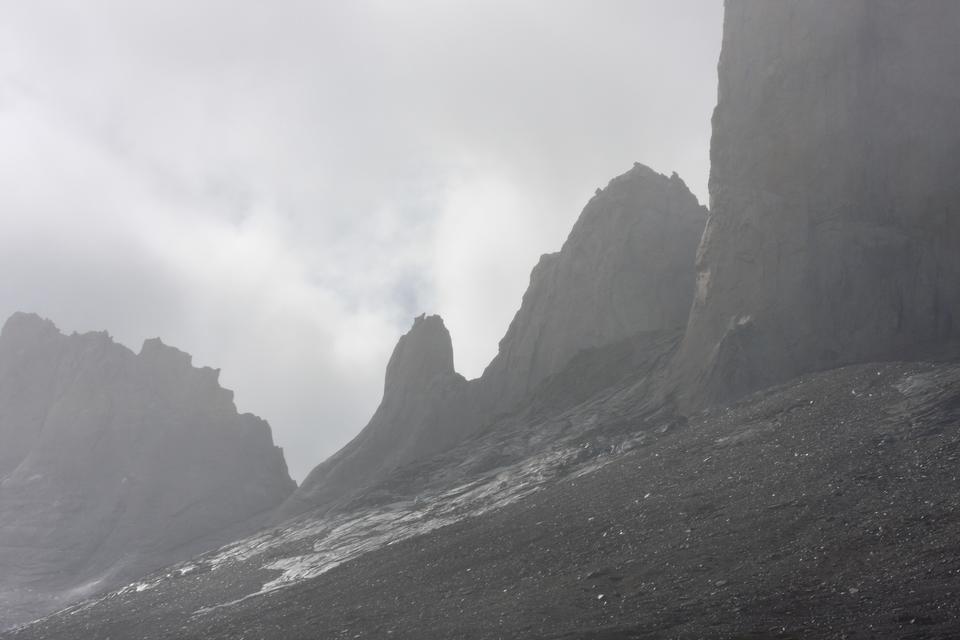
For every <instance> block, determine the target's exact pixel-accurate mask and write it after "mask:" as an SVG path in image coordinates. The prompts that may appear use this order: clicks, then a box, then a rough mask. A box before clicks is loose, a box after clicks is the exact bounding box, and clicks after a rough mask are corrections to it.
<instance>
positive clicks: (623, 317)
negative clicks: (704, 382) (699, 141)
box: [481, 164, 707, 409]
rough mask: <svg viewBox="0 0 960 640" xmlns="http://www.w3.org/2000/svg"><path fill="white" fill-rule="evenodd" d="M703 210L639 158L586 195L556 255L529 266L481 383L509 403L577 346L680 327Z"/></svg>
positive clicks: (675, 181) (674, 180) (673, 180)
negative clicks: (519, 299) (603, 186)
mask: <svg viewBox="0 0 960 640" xmlns="http://www.w3.org/2000/svg"><path fill="white" fill-rule="evenodd" d="M706 215H707V211H706V209H705V208H704V207H702V206H700V204H699V203H698V202H697V199H696V197H695V196H694V195H693V194H692V193H690V191H689V189H687V186H686V185H685V184H684V183H683V181H682V180H681V179H680V178H679V177H677V175H676V174H674V175H673V177H670V178H668V177H666V176H663V175H660V174H658V173H656V172H654V171H653V170H651V169H649V168H648V167H645V166H643V165H640V164H636V165H634V168H633V169H631V170H630V171H628V172H627V173H625V174H623V175H621V176H619V177H617V178H614V179H613V180H612V181H611V182H610V184H609V185H608V186H607V188H606V189H603V190H602V191H599V192H598V193H597V195H596V196H595V197H594V198H592V199H591V200H590V202H589V203H588V204H587V206H586V208H585V209H584V210H583V213H582V214H581V216H580V219H579V220H578V221H577V223H576V225H575V226H574V228H573V231H572V232H571V233H570V236H569V238H568V239H567V241H566V243H565V244H564V245H563V248H562V249H561V250H560V252H558V253H554V254H549V255H545V256H543V257H542V258H541V259H540V263H539V264H538V265H537V267H536V268H535V269H534V270H533V274H532V275H531V277H530V287H529V289H528V290H527V292H526V294H525V295H524V296H523V303H522V304H521V307H520V310H519V311H518V312H517V315H516V316H515V317H514V319H513V322H512V323H511V324H510V328H509V330H508V331H507V334H506V336H504V338H503V340H502V341H501V342H500V351H499V353H498V354H497V356H496V358H494V360H493V362H491V363H490V366H489V367H488V368H487V370H486V371H485V372H484V374H483V378H482V380H481V382H482V386H483V387H484V388H485V389H484V391H485V393H486V395H488V396H489V397H490V398H492V399H493V401H494V403H495V404H496V405H498V406H497V408H498V409H509V408H511V406H512V405H513V404H515V403H516V402H517V401H519V400H520V399H521V398H523V397H525V396H526V395H527V394H528V393H530V392H531V391H533V390H534V389H535V388H536V387H537V385H539V384H540V382H542V381H543V380H544V379H545V378H546V377H547V376H550V375H552V374H554V373H557V372H559V371H560V370H561V369H562V368H563V367H564V366H565V365H566V364H567V363H568V362H569V361H570V359H571V358H572V357H573V356H574V355H576V354H577V353H578V352H579V351H581V350H584V349H589V348H594V347H600V346H603V345H606V344H611V343H613V342H617V341H619V340H623V339H625V338H627V337H629V336H631V335H634V334H636V333H637V332H640V331H659V330H665V329H676V328H680V327H682V326H683V325H684V323H685V322H686V320H687V316H688V314H689V312H690V304H691V300H692V298H693V285H694V266H693V259H694V256H695V254H696V248H697V244H698V243H699V241H700V237H701V235H702V233H703V227H704V223H705V220H706Z"/></svg>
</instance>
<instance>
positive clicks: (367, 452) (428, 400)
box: [278, 316, 466, 519]
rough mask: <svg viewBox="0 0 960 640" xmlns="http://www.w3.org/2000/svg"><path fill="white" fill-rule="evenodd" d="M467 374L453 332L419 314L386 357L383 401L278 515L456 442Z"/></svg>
mask: <svg viewBox="0 0 960 640" xmlns="http://www.w3.org/2000/svg"><path fill="white" fill-rule="evenodd" d="M465 388H466V380H464V378H463V376H461V375H459V374H457V373H456V372H455V371H454V367H453V344H452V342H451V340H450V333H449V331H447V328H446V326H444V324H443V320H442V319H441V318H440V317H439V316H429V317H427V316H420V317H419V318H417V319H416V320H415V321H414V323H413V327H412V328H411V329H410V331H409V332H408V333H407V334H406V335H404V336H403V337H402V338H400V341H399V343H397V346H396V348H395V349H394V351H393V355H392V356H391V358H390V362H389V364H388V365H387V374H386V381H385V384H384V390H383V401H382V402H381V403H380V407H379V408H378V409H377V411H376V413H375V414H374V415H373V418H372V419H371V420H370V422H369V424H367V426H366V427H365V428H364V429H363V431H361V432H360V434H359V435H358V436H357V437H356V438H354V439H353V440H352V441H350V443H348V444H347V445H346V446H345V447H344V448H343V449H341V450H340V451H338V452H337V453H336V454H334V455H333V456H331V457H330V458H329V459H327V460H326V461H325V462H323V463H322V464H320V465H319V466H318V467H317V468H315V469H314V470H313V471H312V472H310V475H309V476H307V478H306V480H304V482H303V484H302V485H301V486H300V488H299V489H297V491H296V493H295V494H294V495H293V496H291V498H290V499H289V500H288V501H287V503H286V504H285V505H284V506H283V508H281V509H280V512H279V514H278V518H281V519H282V518H284V517H287V516H292V515H295V514H297V513H300V512H301V511H304V510H306V509H309V508H312V507H316V506H323V505H328V504H330V503H332V502H334V501H336V500H338V499H341V498H345V497H348V496H349V495H351V494H352V493H353V492H355V491H356V490H358V489H362V488H363V487H366V486H368V485H370V484H372V483H374V482H376V481H377V480H380V479H382V478H383V477H384V476H386V475H387V474H388V473H390V472H391V471H393V470H394V469H396V468H397V467H399V466H401V465H403V464H406V463H408V462H411V461H413V460H417V459H421V458H424V457H427V456H429V455H430V454H432V453H436V452H438V451H442V450H443V449H445V448H447V447H449V446H451V445H453V444H455V443H456V442H457V441H458V440H459V439H460V438H461V437H462V436H463V434H464V431H463V428H462V425H463V420H464V419H463V416H462V415H461V412H460V408H461V407H462V406H463V397H464V396H463V394H464V391H465Z"/></svg>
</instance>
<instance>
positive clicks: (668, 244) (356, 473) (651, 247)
mask: <svg viewBox="0 0 960 640" xmlns="http://www.w3.org/2000/svg"><path fill="white" fill-rule="evenodd" d="M705 218H706V209H704V208H703V207H701V206H700V205H699V203H698V202H697V199H696V197H694V196H693V194H691V193H690V191H689V190H688V189H687V187H686V185H685V184H684V183H683V181H682V180H681V179H680V178H679V177H677V176H676V175H674V176H673V177H670V178H668V177H666V176H663V175H660V174H658V173H655V172H654V171H652V170H651V169H649V168H647V167H645V166H642V165H640V164H636V165H635V166H634V167H633V169H631V170H630V171H628V172H627V173H625V174H623V175H621V176H619V177H617V178H614V179H613V180H612V181H611V182H610V184H609V185H608V186H607V187H606V188H605V189H603V190H602V191H598V193H597V195H596V196H595V197H594V198H592V199H591V200H590V202H589V203H588V204H587V206H586V208H585V209H584V211H583V213H582V215H581V216H580V219H579V220H578V222H577V223H576V226H575V227H574V229H573V231H572V232H571V234H570V237H569V238H568V239H567V241H566V243H565V244H564V246H563V248H562V249H561V250H560V251H559V252H558V253H555V254H551V255H547V256H544V257H543V258H541V260H540V263H539V264H538V265H537V266H536V268H535V269H534V270H533V274H532V275H531V278H530V287H529V289H528V290H527V292H526V294H525V295H524V297H523V302H522V305H521V308H520V310H519V312H518V313H517V315H516V317H515V318H514V320H513V322H512V323H511V325H510V328H509V330H508V331H507V334H506V336H505V337H504V338H503V340H502V341H501V342H500V352H499V354H498V355H497V356H496V358H495V359H494V360H493V362H491V364H490V365H489V366H488V367H487V369H486V371H484V374H483V376H482V377H481V378H479V379H477V380H472V381H470V382H466V381H465V380H464V379H463V378H462V377H461V376H459V375H458V374H456V373H455V372H454V369H453V352H452V347H451V342H450V335H449V333H448V332H447V330H446V328H445V327H444V326H443V321H442V320H441V319H440V318H439V317H429V318H422V317H421V318H418V319H417V321H416V322H415V324H414V326H413V329H411V331H410V333H408V334H407V335H406V336H404V337H403V338H402V339H401V340H400V343H399V344H398V345H397V348H396V351H395V352H394V354H393V357H392V358H391V360H390V364H389V366H388V367H387V380H386V388H385V390H384V398H383V402H382V404H381V405H380V408H379V409H378V410H377V412H376V414H375V415H374V416H373V419H372V420H371V421H370V424H368V425H367V427H366V428H365V429H364V430H363V431H362V432H361V433H360V435H359V436H357V437H356V438H355V439H354V440H353V441H352V442H350V443H349V444H348V445H347V446H346V447H344V449H343V450H341V451H340V452H338V453H337V454H335V455H334V456H333V457H331V458H330V459H329V460H327V461H326V462H324V463H323V464H321V465H320V466H319V467H317V468H316V469H315V470H314V471H313V472H312V473H311V474H310V475H309V476H308V477H307V479H306V480H305V481H304V483H303V485H302V486H301V487H300V488H299V489H298V490H297V492H296V494H295V495H294V496H293V497H292V498H291V499H290V500H289V501H288V502H287V504H286V505H284V507H283V509H281V510H280V514H279V516H278V517H280V518H283V517H287V516H290V515H293V514H296V513H300V512H302V511H305V510H308V509H310V508H315V507H322V506H327V505H330V504H332V503H333V502H335V501H337V500H341V499H343V498H345V497H347V496H349V495H350V494H351V493H353V492H355V491H357V490H359V489H361V488H363V487H365V486H368V485H370V484H372V483H374V482H375V481H377V480H379V479H381V478H383V477H385V476H386V475H387V474H388V473H389V472H391V471H393V470H394V469H396V468H397V467H400V466H402V465H404V464H407V463H410V462H413V461H414V460H422V459H425V458H428V457H430V456H431V455H433V454H436V453H438V452H440V451H443V450H444V449H447V448H449V447H450V446H452V445H454V444H457V443H458V442H460V441H461V440H462V439H463V438H464V437H465V436H467V435H469V434H470V433H472V432H474V431H476V430H477V429H479V428H482V427H483V426H484V425H485V424H487V423H488V422H489V421H490V420H491V419H492V418H493V417H494V416H496V415H498V414H501V413H505V412H509V411H511V410H514V409H518V408H519V407H520V406H521V405H522V404H523V402H524V401H525V400H529V399H530V398H531V394H532V393H533V392H534V391H536V390H537V388H538V387H539V386H540V385H541V383H543V382H544V381H545V380H546V379H547V378H548V377H550V376H552V375H554V374H557V373H559V372H561V371H562V370H563V369H564V367H566V366H567V365H568V364H569V363H570V361H571V360H572V359H573V358H574V357H575V356H576V355H577V354H578V353H580V352H582V351H584V350H588V349H594V348H598V347H603V346H605V345H611V344H614V343H617V342H621V341H624V340H626V339H627V338H630V337H632V336H635V335H637V334H640V333H644V332H647V333H650V332H659V331H664V332H668V333H673V332H676V330H677V329H678V328H681V327H682V326H683V324H684V322H685V321H686V318H687V315H688V313H689V309H690V302H691V299H692V296H693V283H694V267H693V258H694V254H695V253H696V247H697V243H698V242H699V240H700V236H701V234H702V231H703V225H704V220H705ZM586 386H589V385H586Z"/></svg>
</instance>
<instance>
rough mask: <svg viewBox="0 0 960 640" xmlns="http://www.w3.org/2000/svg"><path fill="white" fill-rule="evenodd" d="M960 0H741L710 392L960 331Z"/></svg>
mask: <svg viewBox="0 0 960 640" xmlns="http://www.w3.org/2000/svg"><path fill="white" fill-rule="evenodd" d="M958 23H960V3H957V2H954V1H952V0H930V1H926V2H903V1H902V0H844V1H843V2H837V1H836V0H804V1H802V2H799V1H792V2H769V1H768V0H728V2H727V4H726V17H725V24H724V38H723V52H722V55H721V59H720V67H719V72H720V82H719V103H718V106H717V108H716V111H715V113H714V119H713V143H712V150H711V156H712V168H711V178H710V194H711V214H710V218H709V221H708V223H707V230H706V233H705V234H704V240H703V244H702V246H701V247H700V251H699V256H698V267H697V269H698V275H697V278H698V282H697V294H696V300H695V303H694V307H693V311H692V314H691V317H690V323H689V328H688V331H687V335H686V338H685V340H684V343H683V346H682V353H681V356H680V360H679V362H678V367H677V371H678V374H679V376H680V379H681V384H682V385H683V386H684V387H685V388H686V389H688V390H689V393H688V397H687V401H688V404H690V405H692V406H694V407H696V406H700V405H703V404H708V403H710V402H714V401H718V400H726V399H729V398H732V397H735V396H737V395H740V394H742V393H743V392H745V391H749V390H752V389H756V388H759V387H762V386H765V385H768V384H771V383H776V382H780V381H783V380H786V379H789V378H791V377H793V376H795V375H797V374H799V373H801V372H805V371H810V370H816V369H823V368H828V367H832V366H836V365H838V364H841V363H847V362H853V361H864V360H870V359H875V358H886V357H891V356H892V357H899V358H909V357H912V356H914V355H917V354H919V353H921V351H922V350H923V349H924V348H925V345H930V344H938V343H943V342H945V341H949V340H951V339H955V338H956V337H957V334H958V331H960V288H958V287H957V283H958V282H960V250H958V249H960V181H958V180H957V176H958V175H960V83H958V78H960V47H957V43H956V25H957V24H958Z"/></svg>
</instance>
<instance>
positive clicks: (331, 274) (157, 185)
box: [0, 0, 722, 480]
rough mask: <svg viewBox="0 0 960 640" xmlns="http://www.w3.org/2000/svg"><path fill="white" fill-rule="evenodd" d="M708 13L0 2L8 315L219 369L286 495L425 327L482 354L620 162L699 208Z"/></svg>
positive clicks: (358, 1) (525, 4)
mask: <svg viewBox="0 0 960 640" xmlns="http://www.w3.org/2000/svg"><path fill="white" fill-rule="evenodd" d="M721 5H722V2H721V0H669V2H667V1H664V0H542V1H541V0H504V1H500V0H470V1H460V0H389V1H386V0H379V1H378V0H340V1H337V2H333V1H323V0H310V1H306V0H304V1H300V0H271V1H270V2H264V1H253V0H164V1H157V0H153V1H150V2H144V1H140V0H136V1H134V0H85V1H84V2H76V1H75V0H63V1H48V0H29V1H25V0H0V273H2V274H3V275H2V277H0V315H2V316H3V318H6V317H7V316H9V315H10V314H11V313H12V312H14V311H17V310H24V311H35V312H37V313H40V314H41V315H44V316H47V317H49V318H51V319H52V320H54V322H56V323H57V324H58V325H59V326H60V328H61V329H62V330H64V331H68V332H69V331H88V330H101V329H106V330H108V331H109V332H110V333H111V334H112V335H113V336H114V337H115V338H116V339H117V340H118V341H119V342H122V343H124V344H126V345H127V346H130V347H131V348H133V349H134V350H135V351H139V348H140V344H141V342H142V341H143V339H145V338H148V337H153V336H160V337H162V338H163V339H164V341H165V342H167V343H169V344H173V345H175V346H177V347H179V348H181V349H183V350H185V351H188V352H190V353H192V354H193V356H194V363H196V364H198V365H208V366H213V367H220V368H222V370H223V372H222V375H221V381H222V383H223V384H224V386H226V387H228V388H232V389H234V390H235V391H236V400H237V405H238V407H239V409H240V410H241V411H251V412H253V413H257V414H258V415H261V416H263V417H264V418H266V419H268V420H269V421H270V423H271V425H272V426H273V430H274V437H275V439H276V441H277V442H278V444H280V445H281V446H283V447H284V449H285V451H286V455H287V460H288V463H289V464H290V467H291V472H292V474H293V475H294V476H295V477H296V478H297V479H298V480H299V479H302V477H303V476H304V475H305V473H306V472H307V471H308V470H309V469H310V468H311V467H312V466H313V465H315V464H316V463H318V462H320V461H321V460H322V459H323V458H324V457H325V456H327V455H329V454H331V453H333V451H335V450H336V449H337V448H338V447H339V446H341V445H342V444H344V443H345V442H346V441H347V440H348V439H349V438H350V437H352V435H354V434H355V433H356V432H357V431H358V430H359V429H360V428H362V427H363V425H364V424H365V423H366V422H367V420H368V419H369V417H370V415H371V414H372V412H373V410H374V408H375V407H376V404H377V403H378V402H379V399H380V395H381V393H382V389H383V374H384V368H385V365H386V361H387V359H388V358H389V355H390V352H391V350H392V349H393V346H394V344H395V342H396V340H397V338H398V337H399V336H400V335H401V334H402V333H404V332H405V331H406V330H407V329H408V328H409V325H410V324H411V321H412V319H413V317H414V316H415V315H418V314H419V313H421V312H423V311H426V312H430V313H440V314H442V315H443V316H444V318H445V320H446V323H447V326H448V327H449V328H450V330H451V333H452V335H453V339H454V348H455V352H456V360H457V368H458V370H459V371H461V372H462V373H463V374H464V375H466V376H468V377H475V376H477V375H479V374H480V373H481V372H482V370H483V367H484V366H485V365H486V364H487V362H488V361H489V360H490V359H491V358H492V356H493V354H494V353H495V352H496V348H497V341H498V340H499V339H500V337H501V336H502V335H503V333H504V332H505V331H506V327H507V325H508V324H509V321H510V318H511V317H512V316H513V313H514V312H515V311H516V309H517V307H518V306H519V303H520V297H521V295H522V293H523V291H524V289H525V288H526V284H527V280H528V277H529V272H530V269H531V268H532V267H533V265H534V264H535V263H536V261H537V258H538V257H539V255H540V254H541V253H545V252H549V251H554V250H556V249H558V248H559V246H560V245H561V243H562V242H563V240H564V238H565V237H566V234H567V232H568V231H569V229H570V227H571V226H572V224H573V222H574V220H575V219H576V217H577V216H578V215H579V212H580V210H581V209H582V207H583V205H584V204H585V203H586V201H587V199H588V198H589V197H590V196H591V195H592V193H593V190H594V189H595V188H596V187H598V186H602V185H605V184H606V183H607V181H608V180H609V179H610V178H612V177H614V176H615V175H617V174H620V173H622V172H624V171H626V170H627V169H629V168H630V166H631V164H632V163H633V161H635V160H639V161H641V162H644V163H645V164H648V165H650V166H652V167H653V168H654V169H656V170H658V171H660V172H663V173H668V174H669V173H670V172H671V171H677V172H678V173H679V174H680V175H681V176H682V177H683V178H684V179H685V180H686V181H687V183H688V184H689V185H690V187H691V188H692V189H693V190H694V191H695V192H696V194H697V195H698V196H699V197H700V198H701V200H702V201H705V199H706V182H707V174H708V161H709V159H708V150H709V136H710V122H709V120H710V114H711V111H712V109H713V105H714V103H715V97H716V77H715V76H716V64H717V57H718V55H719V47H720V36H721V32H720V29H721V18H722V6H721Z"/></svg>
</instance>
